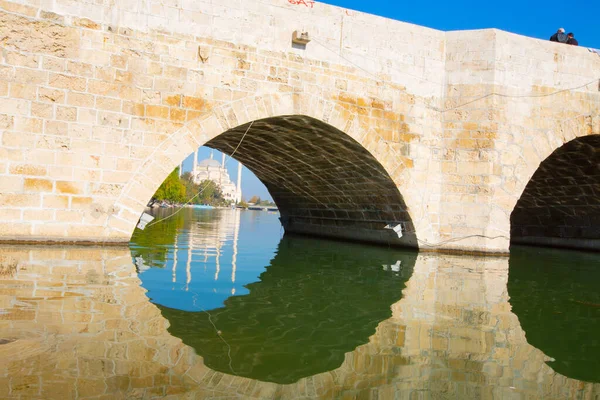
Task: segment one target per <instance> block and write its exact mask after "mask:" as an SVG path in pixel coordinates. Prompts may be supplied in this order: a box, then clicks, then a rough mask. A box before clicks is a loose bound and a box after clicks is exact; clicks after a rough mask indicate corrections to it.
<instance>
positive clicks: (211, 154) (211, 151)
mask: <svg viewBox="0 0 600 400" xmlns="http://www.w3.org/2000/svg"><path fill="white" fill-rule="evenodd" d="M213 152H214V150H213V149H211V150H210V159H211V160H212V159H213V158H214V156H213Z"/></svg>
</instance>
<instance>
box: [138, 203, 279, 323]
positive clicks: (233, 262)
mask: <svg viewBox="0 0 600 400" xmlns="http://www.w3.org/2000/svg"><path fill="white" fill-rule="evenodd" d="M173 212H174V211H173V210H164V209H159V210H157V215H156V217H157V218H165V217H167V216H169V215H170V214H172V213H173ZM242 215H243V216H242ZM242 218H243V225H244V229H243V230H241V231H240V221H241V220H242ZM277 218H278V215H277V214H273V213H265V212H260V211H249V212H241V211H240V210H218V209H216V210H194V209H191V208H188V209H183V210H181V211H180V212H178V213H177V214H175V215H174V216H173V217H171V218H168V219H165V220H164V221H163V222H161V223H160V224H156V225H152V226H150V227H148V228H147V229H146V230H145V231H140V230H136V232H135V234H134V236H133V238H132V241H131V245H130V247H131V250H132V255H133V258H134V261H135V263H136V266H137V268H138V271H139V272H140V277H141V278H142V281H143V285H144V287H145V288H146V289H148V291H149V293H148V296H149V297H150V299H151V300H152V302H154V303H156V304H160V305H163V306H166V307H170V308H175V309H179V310H187V311H198V310H199V307H202V309H204V310H211V309H213V308H218V307H222V306H223V305H224V302H225V300H226V299H227V298H228V297H230V296H232V295H234V294H237V295H244V294H248V289H247V288H246V287H245V286H246V285H247V284H248V283H252V282H256V281H257V280H258V279H259V278H258V276H259V275H260V274H261V273H262V272H263V271H264V270H265V267H266V266H268V265H269V260H270V259H271V258H272V257H273V253H274V251H275V248H276V247H277V243H278V242H279V240H280V225H279V222H278V219H277ZM163 224H164V225H163ZM240 263H241V264H243V266H244V268H242V269H239V270H238V264H240ZM199 296H200V297H201V298H202V299H201V301H198V297H199Z"/></svg>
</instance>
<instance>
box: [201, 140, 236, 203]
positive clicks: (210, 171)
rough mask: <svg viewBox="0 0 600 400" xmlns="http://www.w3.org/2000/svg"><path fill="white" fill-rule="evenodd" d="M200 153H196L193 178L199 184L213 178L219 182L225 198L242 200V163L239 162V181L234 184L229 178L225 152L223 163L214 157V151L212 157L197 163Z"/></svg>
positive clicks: (234, 200) (233, 200)
mask: <svg viewBox="0 0 600 400" xmlns="http://www.w3.org/2000/svg"><path fill="white" fill-rule="evenodd" d="M197 159H198V153H197V152H196V153H194V164H193V168H192V180H193V181H194V183H195V184H197V185H199V184H200V183H201V182H202V181H204V180H207V179H209V180H211V181H213V182H215V183H216V184H217V186H218V187H219V188H220V189H221V192H222V193H223V197H224V198H225V200H229V201H232V202H234V203H238V202H240V201H241V200H242V164H240V163H238V164H239V165H238V182H237V185H236V184H234V183H233V182H232V181H231V179H230V178H229V173H228V172H227V168H226V167H225V154H223V160H222V163H219V162H218V161H217V160H214V159H213V153H212V152H211V153H210V158H209V159H206V160H202V161H201V162H200V163H197Z"/></svg>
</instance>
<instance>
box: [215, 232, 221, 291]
mask: <svg viewBox="0 0 600 400" xmlns="http://www.w3.org/2000/svg"><path fill="white" fill-rule="evenodd" d="M220 256H221V241H220V240H218V241H217V255H216V256H215V264H216V271H215V281H218V280H219V272H221V263H220V261H219V258H220Z"/></svg>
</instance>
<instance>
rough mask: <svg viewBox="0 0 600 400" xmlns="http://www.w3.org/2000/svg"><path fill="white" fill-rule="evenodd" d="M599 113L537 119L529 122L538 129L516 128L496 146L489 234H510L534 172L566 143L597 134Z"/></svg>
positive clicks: (599, 125)
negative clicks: (515, 132) (514, 132)
mask: <svg viewBox="0 0 600 400" xmlns="http://www.w3.org/2000/svg"><path fill="white" fill-rule="evenodd" d="M590 107H591V105H590ZM590 111H591V109H590ZM561 115H562V116H564V114H561ZM598 117H599V116H598V115H594V114H592V113H587V114H578V115H576V116H571V117H568V118H563V119H550V118H548V119H546V120H543V121H542V120H536V121H537V122H536V123H534V122H531V124H532V125H534V126H540V129H535V130H533V129H530V130H527V131H524V132H519V133H518V134H516V135H515V136H514V137H513V140H511V141H508V142H505V143H502V144H501V147H500V146H498V147H499V151H498V160H497V166H496V167H495V170H494V175H495V176H494V177H492V178H493V179H495V180H496V182H492V183H493V184H494V187H493V192H492V193H493V194H492V199H491V203H492V204H491V212H490V224H489V230H488V234H493V235H503V236H506V238H507V239H508V238H511V229H512V228H511V225H512V214H513V212H514V211H515V208H516V207H517V204H518V202H519V200H520V199H521V198H522V197H523V195H524V194H525V190H526V188H527V186H528V185H529V184H530V183H531V180H532V179H534V175H535V174H536V173H537V171H539V169H540V167H541V166H542V164H543V163H544V162H545V161H546V160H548V159H549V158H550V157H552V156H553V155H554V154H555V153H556V152H558V151H559V149H560V148H562V146H564V145H565V144H568V143H569V142H571V141H574V140H578V139H581V138H585V137H588V136H592V135H598V134H600V118H598Z"/></svg>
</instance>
